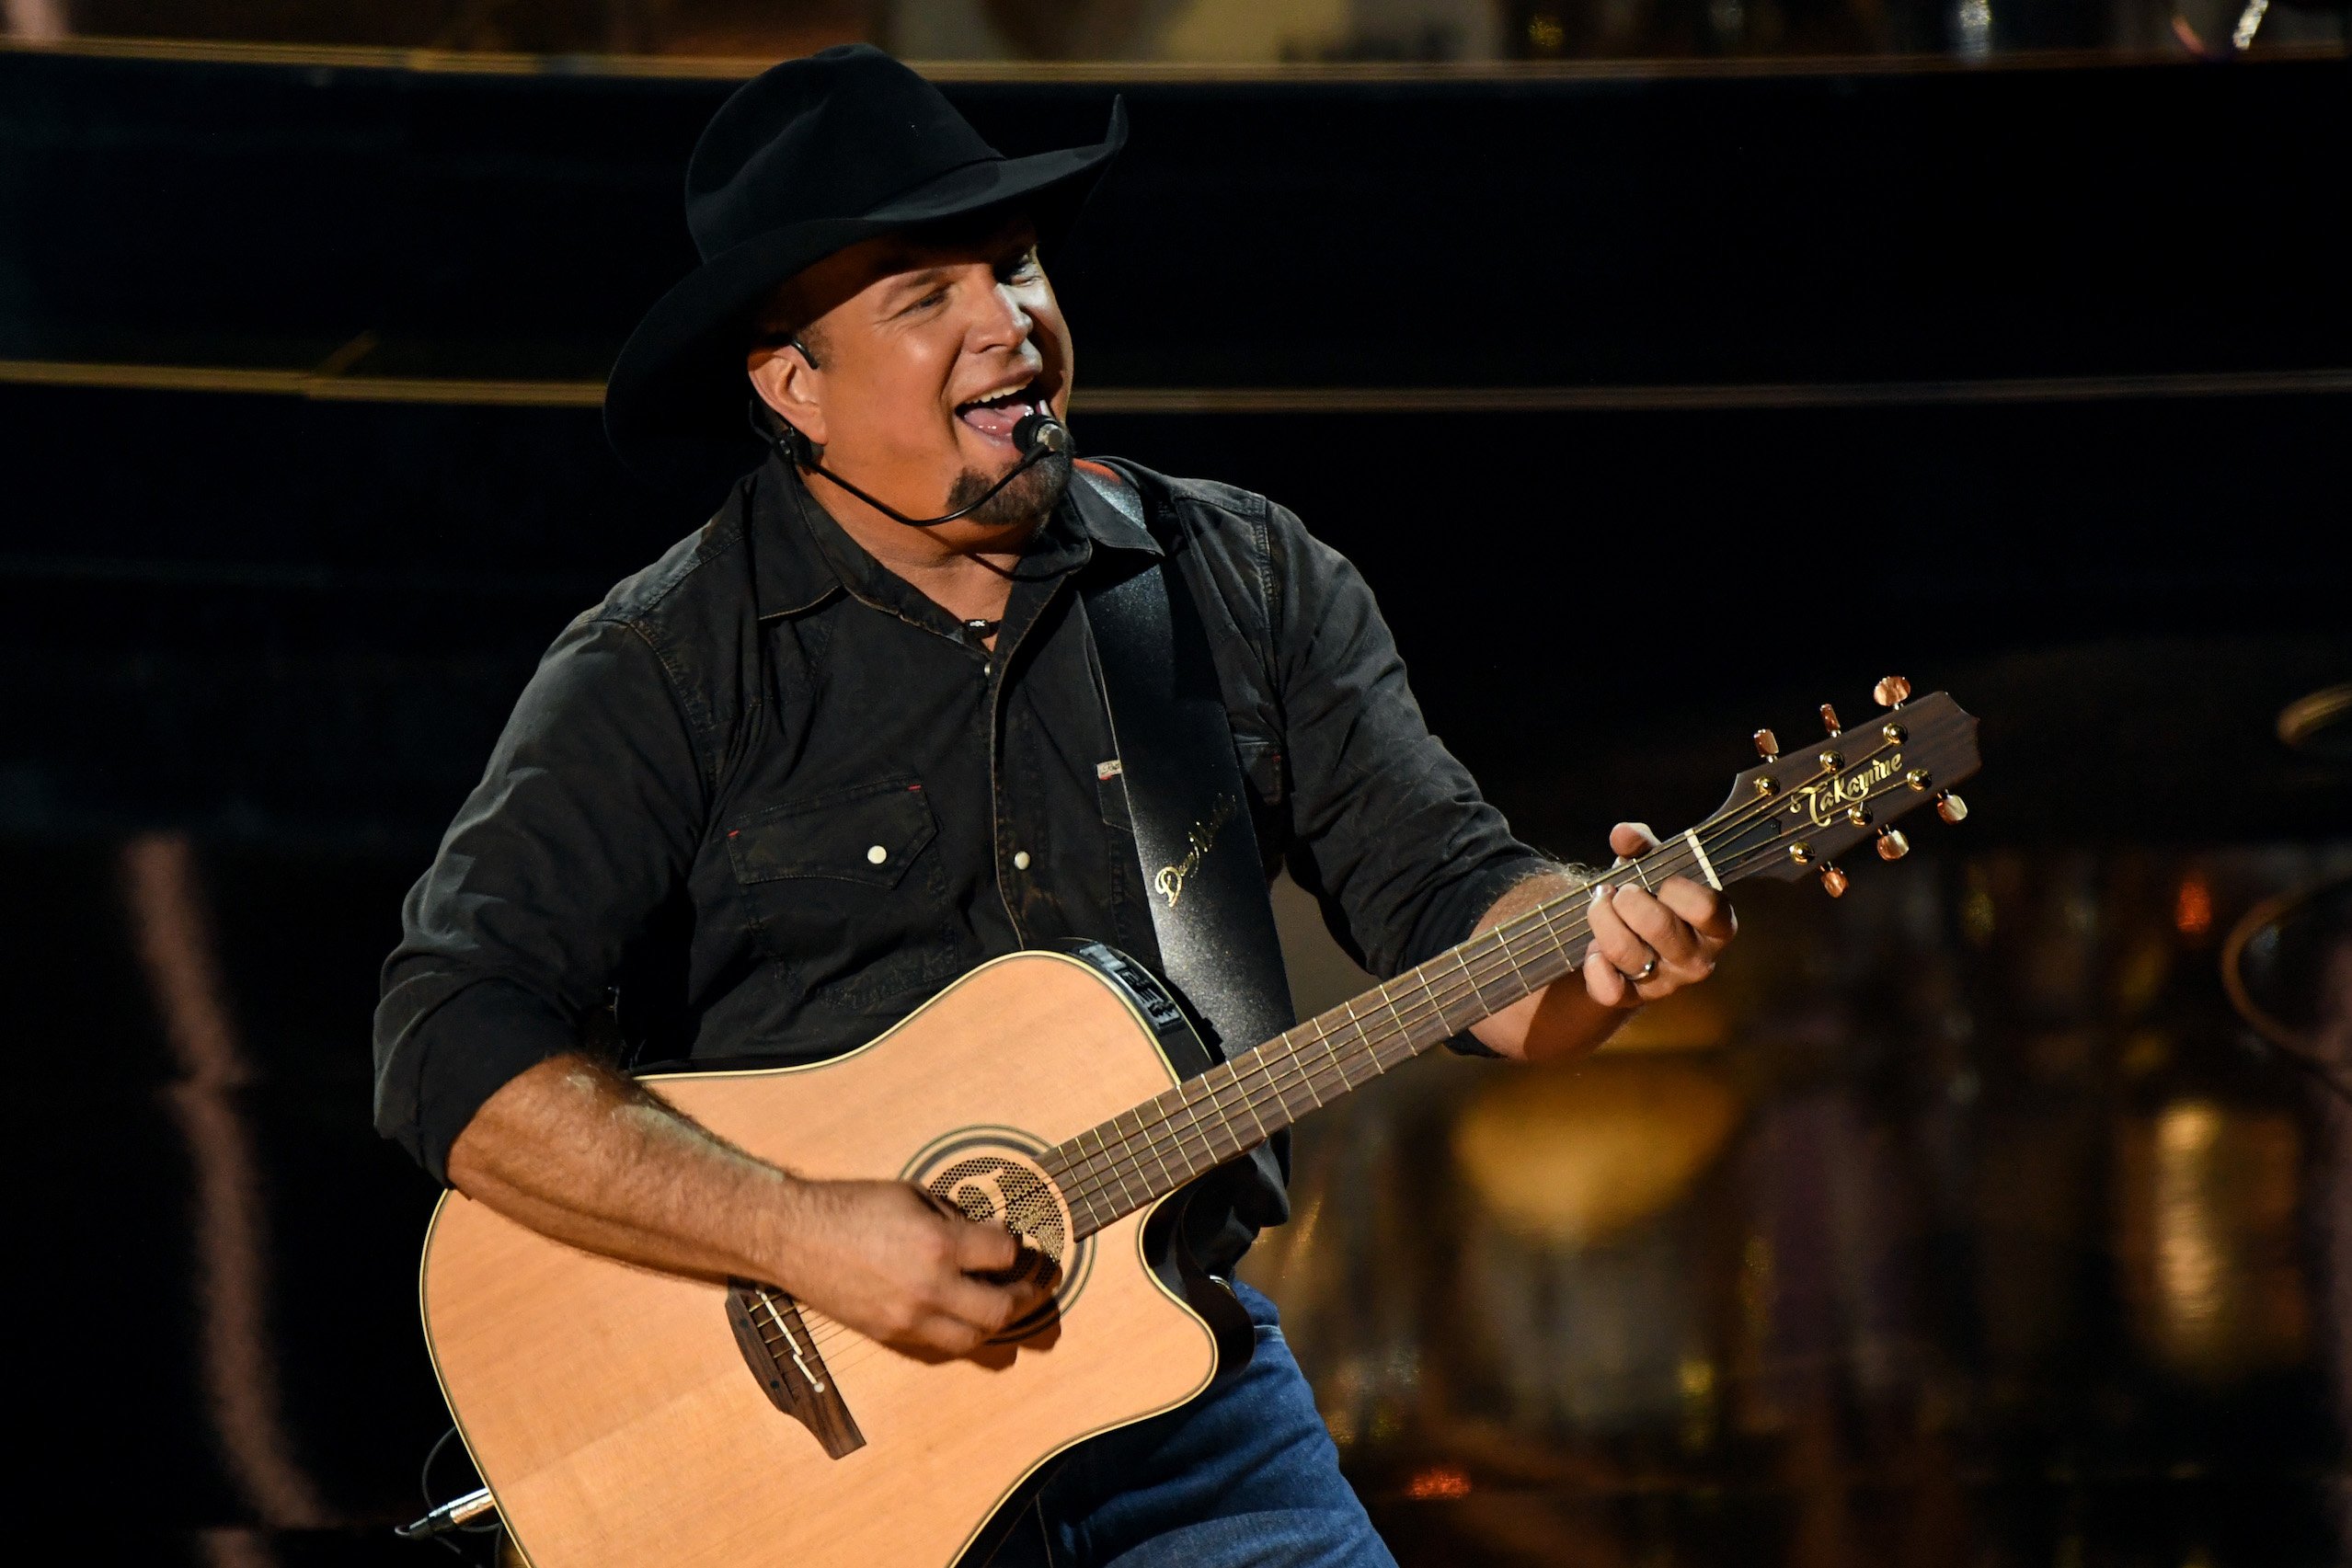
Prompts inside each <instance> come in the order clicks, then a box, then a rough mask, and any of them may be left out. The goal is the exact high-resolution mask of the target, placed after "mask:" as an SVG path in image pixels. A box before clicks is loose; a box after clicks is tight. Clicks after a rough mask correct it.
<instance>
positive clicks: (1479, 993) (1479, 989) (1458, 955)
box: [1453, 942, 1494, 1014]
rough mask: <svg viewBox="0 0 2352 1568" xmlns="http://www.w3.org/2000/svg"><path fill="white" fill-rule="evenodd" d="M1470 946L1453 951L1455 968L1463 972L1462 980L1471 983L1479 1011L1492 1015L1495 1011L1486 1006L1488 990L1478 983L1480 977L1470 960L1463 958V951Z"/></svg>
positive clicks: (1471, 989) (1471, 991) (1466, 944)
mask: <svg viewBox="0 0 2352 1568" xmlns="http://www.w3.org/2000/svg"><path fill="white" fill-rule="evenodd" d="M1469 945H1470V944H1468V943H1466V942H1465V943H1463V944H1462V946H1461V947H1457V948H1455V949H1454V950H1453V961H1454V964H1455V966H1456V967H1459V968H1460V969H1461V970H1462V978H1463V979H1466V980H1468V981H1469V982H1470V994H1471V995H1473V996H1474V997H1476V998H1477V999H1478V1011H1479V1012H1480V1013H1482V1014H1484V1013H1491V1012H1493V1011H1494V1010H1493V1009H1492V1008H1489V1007H1488V1006H1487V1005H1486V987H1485V986H1482V985H1480V984H1479V983H1478V977H1477V976H1476V975H1475V974H1474V973H1473V972H1472V971H1471V967H1470V964H1469V962H1468V960H1466V959H1465V958H1463V956H1462V955H1463V950H1464V949H1465V948H1467V947H1468V946H1469Z"/></svg>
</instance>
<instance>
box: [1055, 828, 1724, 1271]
mask: <svg viewBox="0 0 2352 1568" xmlns="http://www.w3.org/2000/svg"><path fill="white" fill-rule="evenodd" d="M1708 826H1709V828H1711V829H1712V828H1715V827H1716V824H1715V823H1710V824H1709V825H1708ZM1736 836H1737V834H1736V831H1735V832H1732V833H1725V834H1723V835H1722V837H1723V838H1725V839H1726V840H1729V839H1731V838H1734V837H1736ZM1725 847H1726V849H1730V848H1731V846H1730V844H1729V843H1728V842H1727V843H1726V845H1725ZM1715 853H1717V852H1716V851H1715V849H1713V848H1711V847H1709V846H1708V845H1707V843H1706V833H1705V830H1692V831H1691V832H1689V833H1685V834H1682V835H1681V836H1680V837H1678V838H1675V839H1672V840H1669V841H1667V842H1666V843H1665V844H1663V845H1661V846H1660V847H1659V848H1658V849H1656V850H1653V851H1651V852H1650V853H1648V854H1647V855H1645V856H1643V857H1642V858H1641V859H1640V860H1637V861H1635V862H1632V863H1630V864H1626V865H1623V866H1621V867H1619V868H1617V869H1616V870H1613V871H1612V872H1610V873H1607V874H1606V875H1603V876H1598V877H1596V878H1594V879H1593V881H1592V882H1591V883H1590V884H1589V885H1588V886H1585V887H1578V888H1577V889H1576V890H1574V891H1571V892H1569V893H1567V894H1565V895H1563V896H1561V897H1559V898H1553V899H1551V900H1549V901H1547V902H1545V903H1543V904H1539V905H1537V906H1536V907H1535V908H1533V909H1532V910H1528V911H1526V912H1525V913H1523V914H1520V915H1519V916H1516V917H1514V918H1513V919H1511V920H1509V921H1503V922H1501V923H1499V924H1497V925H1496V926H1494V927H1493V928H1491V929H1489V930H1487V931H1485V932H1482V933H1479V934H1478V935H1476V936H1474V937H1472V938H1471V939H1470V940H1469V941H1467V942H1464V943H1463V944H1461V945H1460V946H1457V947H1454V948H1451V949H1449V950H1448V951H1446V952H1444V953H1441V954H1440V955H1439V956H1437V957H1435V958H1432V959H1430V960H1429V961H1428V963H1426V964H1422V965H1420V966H1418V967H1415V968H1412V969H1408V970H1406V971H1405V973H1403V974H1401V975H1399V976H1397V977H1396V978H1395V979H1392V980H1390V981H1388V982H1387V983H1386V984H1384V985H1381V986H1378V987H1376V988H1374V989H1373V990H1369V991H1366V992H1365V993H1364V994H1363V995H1361V996H1359V997H1356V998H1354V999H1353V1000H1351V1001H1346V1002H1343V1003H1342V1004H1340V1005H1339V1006H1337V1007H1335V1008H1332V1009H1331V1010H1330V1011H1328V1012H1326V1013H1318V1014H1317V1015H1316V1016H1314V1017H1313V1018H1310V1019H1308V1020H1307V1021H1306V1022H1305V1023H1303V1024H1299V1025H1297V1026H1296V1027H1295V1028H1292V1029H1290V1030H1287V1031H1285V1032H1284V1033H1282V1034H1280V1035H1277V1036H1275V1037H1274V1038H1272V1039H1270V1040H1268V1041H1267V1042H1266V1043H1265V1044H1263V1045H1261V1046H1258V1047H1256V1048H1254V1049H1251V1050H1248V1051H1245V1052H1243V1053H1241V1054H1240V1055H1238V1056H1236V1057H1234V1058H1233V1059H1231V1060H1229V1061H1225V1062H1222V1063H1220V1064H1218V1065H1217V1066H1215V1067H1212V1068H1210V1070H1208V1071H1206V1072H1204V1073H1201V1074H1200V1075H1199V1077H1197V1078H1191V1079H1187V1080H1186V1081H1185V1082H1182V1083H1180V1084H1177V1085H1176V1087H1174V1088H1172V1089H1169V1090H1168V1091H1167V1092H1166V1093H1163V1094H1160V1095H1159V1096H1157V1097H1156V1098H1154V1099H1152V1100H1149V1101H1146V1102H1145V1103H1144V1104H1141V1105H1138V1106H1136V1107H1134V1108H1133V1109H1132V1110H1129V1111H1123V1112H1121V1113H1120V1114H1119V1116H1114V1117H1112V1118H1111V1119H1110V1120H1109V1121H1107V1122H1105V1123H1102V1124H1101V1125H1099V1126H1097V1127H1090V1128H1088V1129H1087V1130H1086V1131H1084V1132H1083V1133H1081V1134H1079V1135H1078V1137H1076V1138H1074V1139H1071V1140H1069V1141H1068V1142H1067V1143H1064V1144H1062V1145H1061V1147H1060V1148H1058V1149H1056V1150H1052V1151H1051V1153H1050V1155H1049V1156H1048V1158H1047V1159H1046V1161H1045V1165H1046V1169H1047V1170H1048V1172H1049V1173H1050V1174H1051V1175H1052V1176H1053V1178H1054V1180H1055V1181H1056V1182H1057V1183H1059V1184H1060V1185H1061V1189H1062V1192H1063V1194H1064V1195H1065V1196H1066V1197H1067V1198H1068V1200H1069V1202H1070V1206H1071V1217H1072V1219H1073V1221H1074V1222H1075V1224H1076V1226H1077V1230H1078V1234H1079V1235H1081V1236H1084V1235H1090V1234H1092V1233H1093V1232H1095V1231H1096V1230H1100V1229H1102V1228H1103V1227H1104V1226H1106V1225H1108V1224H1110V1223H1111V1222H1112V1221H1114V1220H1116V1219H1119V1218H1121V1217H1122V1216H1125V1215H1128V1214H1131V1213H1133V1212H1135V1211H1136V1210H1137V1209H1139V1208H1142V1207H1145V1206H1146V1205H1149V1204H1151V1203H1153V1202H1155V1201H1157V1200H1158V1199H1159V1198H1161V1197H1163V1196H1166V1195H1167V1194H1169V1193H1172V1192H1174V1191H1176V1189H1177V1188H1178V1187H1181V1186H1182V1185H1184V1184H1185V1183H1187V1182H1188V1181H1191V1180H1192V1179H1193V1178H1195V1177H1196V1176H1199V1175H1202V1174H1205V1173H1207V1172H1209V1171H1210V1170H1213V1169H1214V1168H1215V1167H1217V1166H1219V1165H1222V1164H1223V1163H1225V1162H1227V1161H1229V1160H1232V1159H1233V1158H1234V1157H1235V1156H1236V1155H1239V1154H1241V1153H1242V1152H1244V1151H1245V1150H1249V1149H1251V1148H1254V1147H1256V1145H1257V1144H1260V1143H1263V1142H1264V1141H1266V1139H1268V1138H1269V1137H1271V1136H1272V1135H1273V1134H1274V1133H1275V1132H1277V1131H1279V1129H1281V1128H1283V1127H1288V1126H1290V1125H1291V1123H1292V1122H1294V1121H1296V1120H1298V1119H1299V1118H1300V1117H1301V1116H1305V1115H1306V1114H1307V1113H1308V1112H1310V1111H1314V1110H1317V1109H1320V1108H1321V1107H1322V1106H1324V1105H1325V1104H1329V1103H1330V1102H1332V1101H1334V1100H1336V1099H1337V1098H1338V1097H1339V1096H1340V1095H1342V1094H1345V1093H1348V1091H1349V1090H1351V1089H1354V1088H1356V1087H1357V1086H1359V1085H1360V1084H1362V1083H1364V1082H1367V1081H1369V1080H1371V1079H1373V1078H1376V1077H1378V1076H1380V1075H1381V1074H1382V1073H1383V1072H1386V1071H1387V1070H1389V1069H1391V1068H1393V1067H1395V1066H1397V1065H1398V1064H1399V1063H1401V1062H1405V1061H1408V1060H1410V1059H1413V1058H1414V1057H1417V1056H1419V1055H1420V1054H1421V1053H1422V1052H1424V1051H1426V1050H1428V1049H1429V1048H1430V1047H1434V1046H1437V1045H1439V1044H1440V1043H1442V1042H1443V1041H1445V1040H1448V1039H1451V1038H1452V1037H1453V1036H1456V1035H1459V1034H1461V1033H1462V1032H1463V1030H1465V1029H1467V1028H1469V1027H1470V1025H1472V1024H1475V1023H1476V1022H1478V1021H1479V1020H1480V1019H1482V1018H1486V1017H1487V1016H1489V1015H1490V1014H1493V1013H1498V1012H1500V1011H1501V1010H1502V1009H1504V1008H1506V1007H1509V1005H1510V1004H1511V1003H1513V1002H1515V1001H1520V999H1521V998H1523V997H1527V996H1530V995H1532V994H1533V993H1534V992H1536V991H1538V990H1542V989H1543V987H1545V986H1547V985H1549V984H1551V983H1552V982H1553V981H1554V980H1555V979H1559V978H1560V977H1561V976H1563V975H1565V974H1566V973H1567V972H1568V971H1569V970H1570V969H1572V968H1574V967H1576V966H1577V965H1578V963H1580V962H1581V961H1582V959H1583V957H1584V953H1585V949H1586V946H1587V945H1588V944H1589V942H1590V940H1591V927H1590V926H1589V923H1588V921H1587V916H1588V913H1589V910H1590V907H1591V905H1590V900H1591V899H1592V898H1593V897H1594V891H1595V889H1597V888H1600V887H1612V888H1613V887H1628V886H1630V887H1656V886H1657V885H1658V884H1659V883H1661V882H1663V881H1665V880H1666V879H1667V878H1668V877H1669V876H1686V877H1689V878H1690V879H1692V881H1703V882H1705V883H1708V884H1710V885H1713V886H1715V887H1721V886H1722V884H1723V880H1724V875H1725V874H1724V872H1722V871H1719V870H1718V868H1717V866H1716V865H1715V864H1714V859H1713V857H1714V856H1715ZM1735 853H1736V852H1735Z"/></svg>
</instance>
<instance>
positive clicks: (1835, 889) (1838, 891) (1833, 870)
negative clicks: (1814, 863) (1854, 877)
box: [1821, 862, 1846, 898]
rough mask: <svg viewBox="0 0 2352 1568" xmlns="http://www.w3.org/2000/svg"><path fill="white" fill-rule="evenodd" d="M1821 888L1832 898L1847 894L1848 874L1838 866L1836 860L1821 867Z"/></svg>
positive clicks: (1842, 896)
mask: <svg viewBox="0 0 2352 1568" xmlns="http://www.w3.org/2000/svg"><path fill="white" fill-rule="evenodd" d="M1821 890H1822V891H1823V892H1825V893H1827V894H1829V895H1830V898H1844V897H1845V896H1846V874H1845V873H1844V872H1842V871H1840V870H1839V869H1838V868H1837V864H1836V863H1835V862H1831V863H1830V864H1825V865H1823V866H1822V867H1821Z"/></svg>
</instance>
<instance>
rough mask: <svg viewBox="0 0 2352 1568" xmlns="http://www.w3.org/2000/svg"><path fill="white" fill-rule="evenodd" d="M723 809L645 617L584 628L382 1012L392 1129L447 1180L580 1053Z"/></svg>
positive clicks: (421, 892) (477, 810) (389, 985)
mask: <svg viewBox="0 0 2352 1568" xmlns="http://www.w3.org/2000/svg"><path fill="white" fill-rule="evenodd" d="M706 809H707V807H706V791H705V789H704V784H703V773H702V770H701V768H700V766H699V765H698V761H697V753H696V750H695V746H694V733H693V730H692V728H691V727H690V725H689V723H688V721H687V718H686V715H685V710H684V708H683V705H682V704H680V702H679V700H678V698H677V695H676V693H675V692H674V690H673V688H672V687H671V682H670V680H669V677H668V676H667V674H666V673H665V672H664V670H663V669H662V667H661V664H660V659H659V658H658V657H657V656H656V654H655V652H654V650H653V648H652V647H649V646H648V644H647V643H646V641H645V639H644V638H643V637H642V636H641V635H639V634H638V633H637V631H636V630H635V629H634V628H633V627H632V626H630V625H629V624H626V623H625V622H619V621H613V620H600V619H591V618H590V617H585V616H584V617H582V618H581V619H580V620H579V621H577V622H574V623H573V624H572V625H571V626H570V627H569V628H568V629H567V630H566V631H565V633H564V635H562V636H561V637H559V638H558V639H556V644H555V646H554V647H551V648H549V649H548V650H547V653H546V655H545V657H544V658H542V659H541V660H540V663H539V668H538V670H537V671H536V673H534V675H533V677H532V679H531V682H530V684H529V685H528V686H526V687H525V688H524V690H523V692H522V698H521V700H520V701H518V702H517V703H516V704H515V708H514V714H513V715H512V716H511V718H509V719H508V721H507V726H506V730H505V732H504V733H503V734H502V735H501V736H500V737H499V742H498V746H497V748H496V750H494V751H493V752H492V753H491V756H490V762H489V766H488V769H487V771H486V772H485V773H484V774H483V778H482V782H481V783H480V784H478V785H476V788H475V790H474V792H473V794H472V795H469V796H468V797H467V798H466V801H465V807H463V808H462V809H461V810H460V811H459V812H458V814H457V818H456V820H455V821H453V823H451V825H450V828H449V831H448V833H447V834H446V835H445V836H444V837H443V838H442V843H441V849H440V852H439V853H437V854H436V855H435V856H434V858H433V864H432V866H431V868H430V870H428V871H427V872H426V873H425V875H424V876H423V877H422V878H421V879H420V880H419V882H418V883H417V885H416V887H413V888H411V889H410V890H409V893H408V898H407V902H406V903H405V904H404V905H403V906H402V910H401V941H400V945H399V946H398V947H397V948H396V949H395V950H394V952H393V954H392V956H391V957H390V958H388V959H387V960H385V962H384V988H383V998H382V1001H380V1002H379V1003H378V1004H377V1007H376V1013H375V1121H376V1129H377V1130H378V1131H379V1132H381V1133H382V1134H383V1135H384V1137H386V1138H388V1139H392V1140H393V1141H395V1142H396V1143H398V1144H399V1145H400V1146H401V1147H402V1148H404V1149H406V1150H407V1151H408V1152H409V1154H410V1155H411V1156H413V1157H414V1158H415V1159H416V1160H417V1162H419V1164H421V1165H423V1166H424V1168H425V1169H426V1170H427V1171H428V1172H430V1173H431V1174H432V1176H433V1177H434V1179H435V1180H437V1181H441V1182H444V1183H445V1182H447V1181H448V1179H449V1173H448V1163H449V1150H450V1146H451V1145H452V1144H453V1143H454V1142H455V1141H456V1139H457V1136H458V1134H459V1133H460V1132H462V1131H464V1130H465V1125H466V1123H468V1122H469V1121H471V1120H472V1119H473V1117H474V1113H475V1112H476V1111H477V1110H479V1109H480V1108H481V1105H482V1103H483V1102H484V1101H485V1100H488V1098H489V1097H490V1095H491V1094H492V1093H496V1092H497V1090H498V1089H499V1087H500V1086H501V1085H503V1084H504V1083H505V1082H507V1081H508V1080H509V1079H511V1078H513V1077H514V1076H515V1075H516V1074H518V1073H520V1072H522V1071H523V1070H526V1069H528V1068H530V1067H532V1066H534V1064H536V1063H538V1062H540V1061H543V1060H545V1059H547V1058H549V1057H553V1056H558V1055H561V1054H563V1053H564V1052H567V1051H570V1050H575V1049H578V1048H579V1046H580V1044H581V1026H582V1018H583V1015H584V1014H585V1013H587V1011H588V1010H589V1009H590V1008H591V1007H594V1006H597V1005H600V1004H601V1003H602V1001H604V1000H605V997H606V992H607V988H608V987H609V986H610V985H611V984H612V982H613V977H614V973H615V971H616V970H617V968H618V967H619V964H620V961H621V958H622V956H623V955H624V953H625V952H626V951H627V950H628V948H629V946H630V944H632V943H633V942H634V941H635V940H636V939H637V936H638V935H639V933H641V932H642V931H643V930H644V928H645V926H646V924H647V922H648V921H649V920H650V919H651V918H652V916H653V915H654V912H655V911H656V910H659V909H660V907H661V906H662V904H663V903H664V902H665V901H666V900H667V899H668V898H671V895H672V894H673V892H674V891H675V889H677V888H678V887H680V886H681V885H682V884H683V881H684V879H685V878H686V876H687V875H688V874H689V871H690V870H691V867H692V864H693V857H694V852H695V847H696V845H697V844H698V843H699V841H700V839H701V832H702V823H703V820H704V818H705V816H706Z"/></svg>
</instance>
